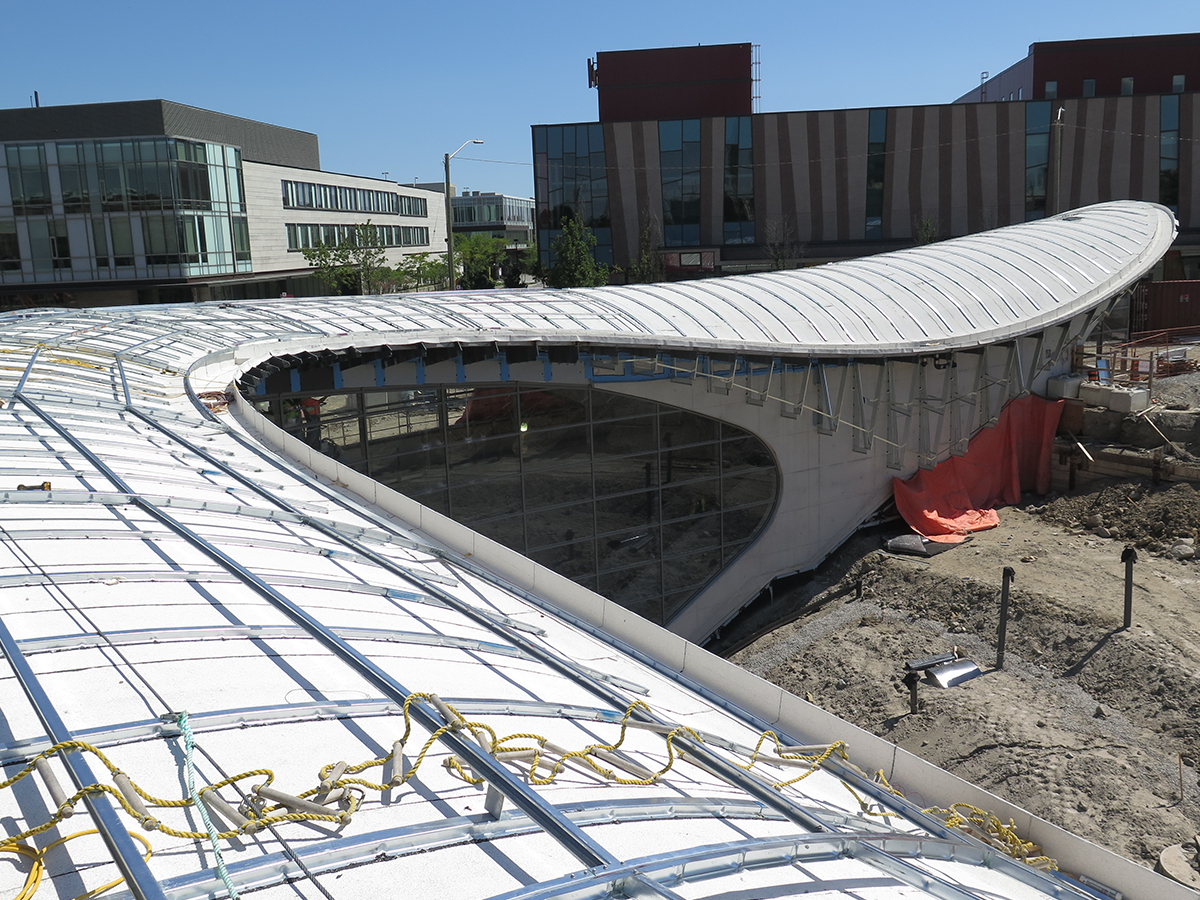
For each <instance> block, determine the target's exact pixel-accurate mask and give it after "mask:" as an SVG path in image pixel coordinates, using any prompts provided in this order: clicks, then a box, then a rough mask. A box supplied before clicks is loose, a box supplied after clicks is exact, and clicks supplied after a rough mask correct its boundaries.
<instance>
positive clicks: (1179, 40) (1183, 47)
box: [1029, 34, 1200, 99]
mask: <svg viewBox="0 0 1200 900" xmlns="http://www.w3.org/2000/svg"><path fill="white" fill-rule="evenodd" d="M1029 50H1030V55H1031V56H1032V57H1033V92H1034V97H1036V98H1038V99H1041V98H1043V97H1044V96H1045V93H1044V92H1045V88H1046V82H1047V81H1057V82H1058V96H1059V99H1064V98H1068V97H1081V96H1083V80H1084V79H1085V78H1094V79H1095V80H1096V96H1097V97H1115V96H1118V95H1119V94H1120V93H1121V79H1122V78H1123V77H1127V76H1132V77H1133V92H1134V93H1135V94H1169V93H1171V79H1172V76H1175V75H1184V76H1186V78H1187V81H1186V84H1185V89H1186V90H1189V91H1195V90H1200V34H1158V35H1148V36H1145V37H1127V38H1110V39H1103V40H1088V41H1045V42H1041V43H1036V44H1033V45H1032V46H1031V47H1030V48H1029Z"/></svg>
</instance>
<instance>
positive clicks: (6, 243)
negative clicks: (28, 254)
mask: <svg viewBox="0 0 1200 900" xmlns="http://www.w3.org/2000/svg"><path fill="white" fill-rule="evenodd" d="M19 271H21V245H20V243H19V242H18V240H17V223H16V222H5V221H0V272H19Z"/></svg>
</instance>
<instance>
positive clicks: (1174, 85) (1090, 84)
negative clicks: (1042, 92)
mask: <svg viewBox="0 0 1200 900" xmlns="http://www.w3.org/2000/svg"><path fill="white" fill-rule="evenodd" d="M1185 90H1187V76H1186V75H1172V76H1171V91H1172V93H1175V94H1182V93H1183V92H1184V91H1185ZM1080 96H1083V97H1095V96H1096V79H1095V78H1085V79H1083V93H1082V94H1081V95H1080ZM1121 96H1122V97H1132V96H1133V77H1132V76H1126V77H1125V78H1122V79H1121ZM1008 99H1009V100H1011V99H1012V95H1011V94H1009V96H1008ZM1017 99H1018V100H1019V99H1021V92H1020V91H1019V90H1018V91H1017ZM1046 99H1047V100H1056V99H1058V82H1057V81H1047V82H1046Z"/></svg>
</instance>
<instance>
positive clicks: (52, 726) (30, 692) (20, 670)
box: [0, 618, 166, 900]
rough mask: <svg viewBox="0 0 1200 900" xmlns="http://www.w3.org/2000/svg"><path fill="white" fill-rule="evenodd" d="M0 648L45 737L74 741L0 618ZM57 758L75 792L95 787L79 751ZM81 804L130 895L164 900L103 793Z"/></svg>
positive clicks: (140, 899) (143, 899) (86, 797)
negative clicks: (91, 786) (63, 766)
mask: <svg viewBox="0 0 1200 900" xmlns="http://www.w3.org/2000/svg"><path fill="white" fill-rule="evenodd" d="M0 647H2V648H3V650H4V655H5V656H6V657H8V663H9V665H10V666H12V670H13V673H14V674H15V675H16V676H17V681H19V682H20V684H21V689H22V690H23V691H24V692H25V696H26V697H28V698H29V702H30V704H31V705H32V706H33V709H34V712H36V713H37V717H38V719H39V720H40V721H41V723H42V727H43V728H45V729H46V734H47V736H48V737H49V738H50V740H51V742H53V743H55V744H60V743H62V742H63V741H71V740H74V739H75V737H74V735H73V734H72V733H71V731H70V729H69V728H67V726H66V724H65V723H64V722H63V720H62V718H61V717H60V716H59V714H58V710H57V709H55V708H54V704H53V703H52V702H51V701H50V697H49V696H48V695H47V694H46V692H45V690H44V689H43V688H42V685H41V682H39V681H38V677H37V676H36V675H35V674H34V672H33V669H32V668H30V666H29V662H28V661H27V660H26V659H25V656H24V654H22V653H21V650H20V648H19V647H18V646H17V642H16V640H14V639H13V636H12V632H10V631H9V630H8V626H7V625H6V624H4V620H3V618H0ZM60 758H61V759H62V761H63V765H65V766H66V767H67V773H68V774H69V775H70V776H71V781H72V782H73V783H74V784H75V787H76V789H77V790H81V789H83V788H85V787H88V786H89V785H93V784H96V778H95V776H94V775H92V771H91V768H90V767H89V766H88V764H87V760H86V759H84V757H83V754H82V753H80V752H79V751H78V750H69V751H67V752H65V753H62V754H60ZM83 804H84V806H86V807H87V809H88V812H90V813H91V814H92V821H93V822H94V823H95V825H96V830H97V831H99V832H100V837H101V839H102V840H103V841H104V846H105V847H107V848H108V852H109V853H110V854H111V855H112V858H113V862H114V863H116V864H117V869H118V870H119V871H120V873H121V877H122V878H124V879H125V884H126V886H127V887H128V888H129V890H130V893H132V894H133V896H134V897H136V898H137V900H162V898H165V896H166V895H165V894H163V892H162V888H161V887H160V886H159V883H158V881H157V880H156V879H155V878H154V876H153V875H152V874H150V868H149V866H147V865H146V862H145V860H143V859H142V854H141V852H140V851H139V850H138V848H137V846H136V845H135V844H134V843H133V839H132V838H130V836H129V832H128V831H126V830H125V826H124V825H122V824H121V819H120V818H119V817H118V816H117V813H116V811H115V810H114V809H113V808H112V804H111V803H109V802H108V798H107V797H106V796H105V795H104V794H102V793H87V794H84V795H83ZM37 824H40V823H37Z"/></svg>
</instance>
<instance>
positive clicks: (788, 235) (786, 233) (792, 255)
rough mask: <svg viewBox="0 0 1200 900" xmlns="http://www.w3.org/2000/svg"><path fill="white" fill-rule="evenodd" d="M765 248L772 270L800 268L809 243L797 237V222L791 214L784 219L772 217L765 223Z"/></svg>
mask: <svg viewBox="0 0 1200 900" xmlns="http://www.w3.org/2000/svg"><path fill="white" fill-rule="evenodd" d="M764 226H765V227H764V228H763V232H764V234H763V237H764V238H765V239H766V240H765V246H764V249H765V250H766V251H767V259H769V260H770V261H771V271H772V272H777V271H779V270H781V269H798V268H799V267H800V264H801V261H802V260H803V259H804V255H805V254H806V253H807V252H808V245H807V244H804V243H801V242H800V241H799V240H797V238H796V223H795V221H794V220H793V219H792V218H791V217H790V216H785V217H784V218H783V219H772V220H770V221H768V222H765V223H764Z"/></svg>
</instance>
